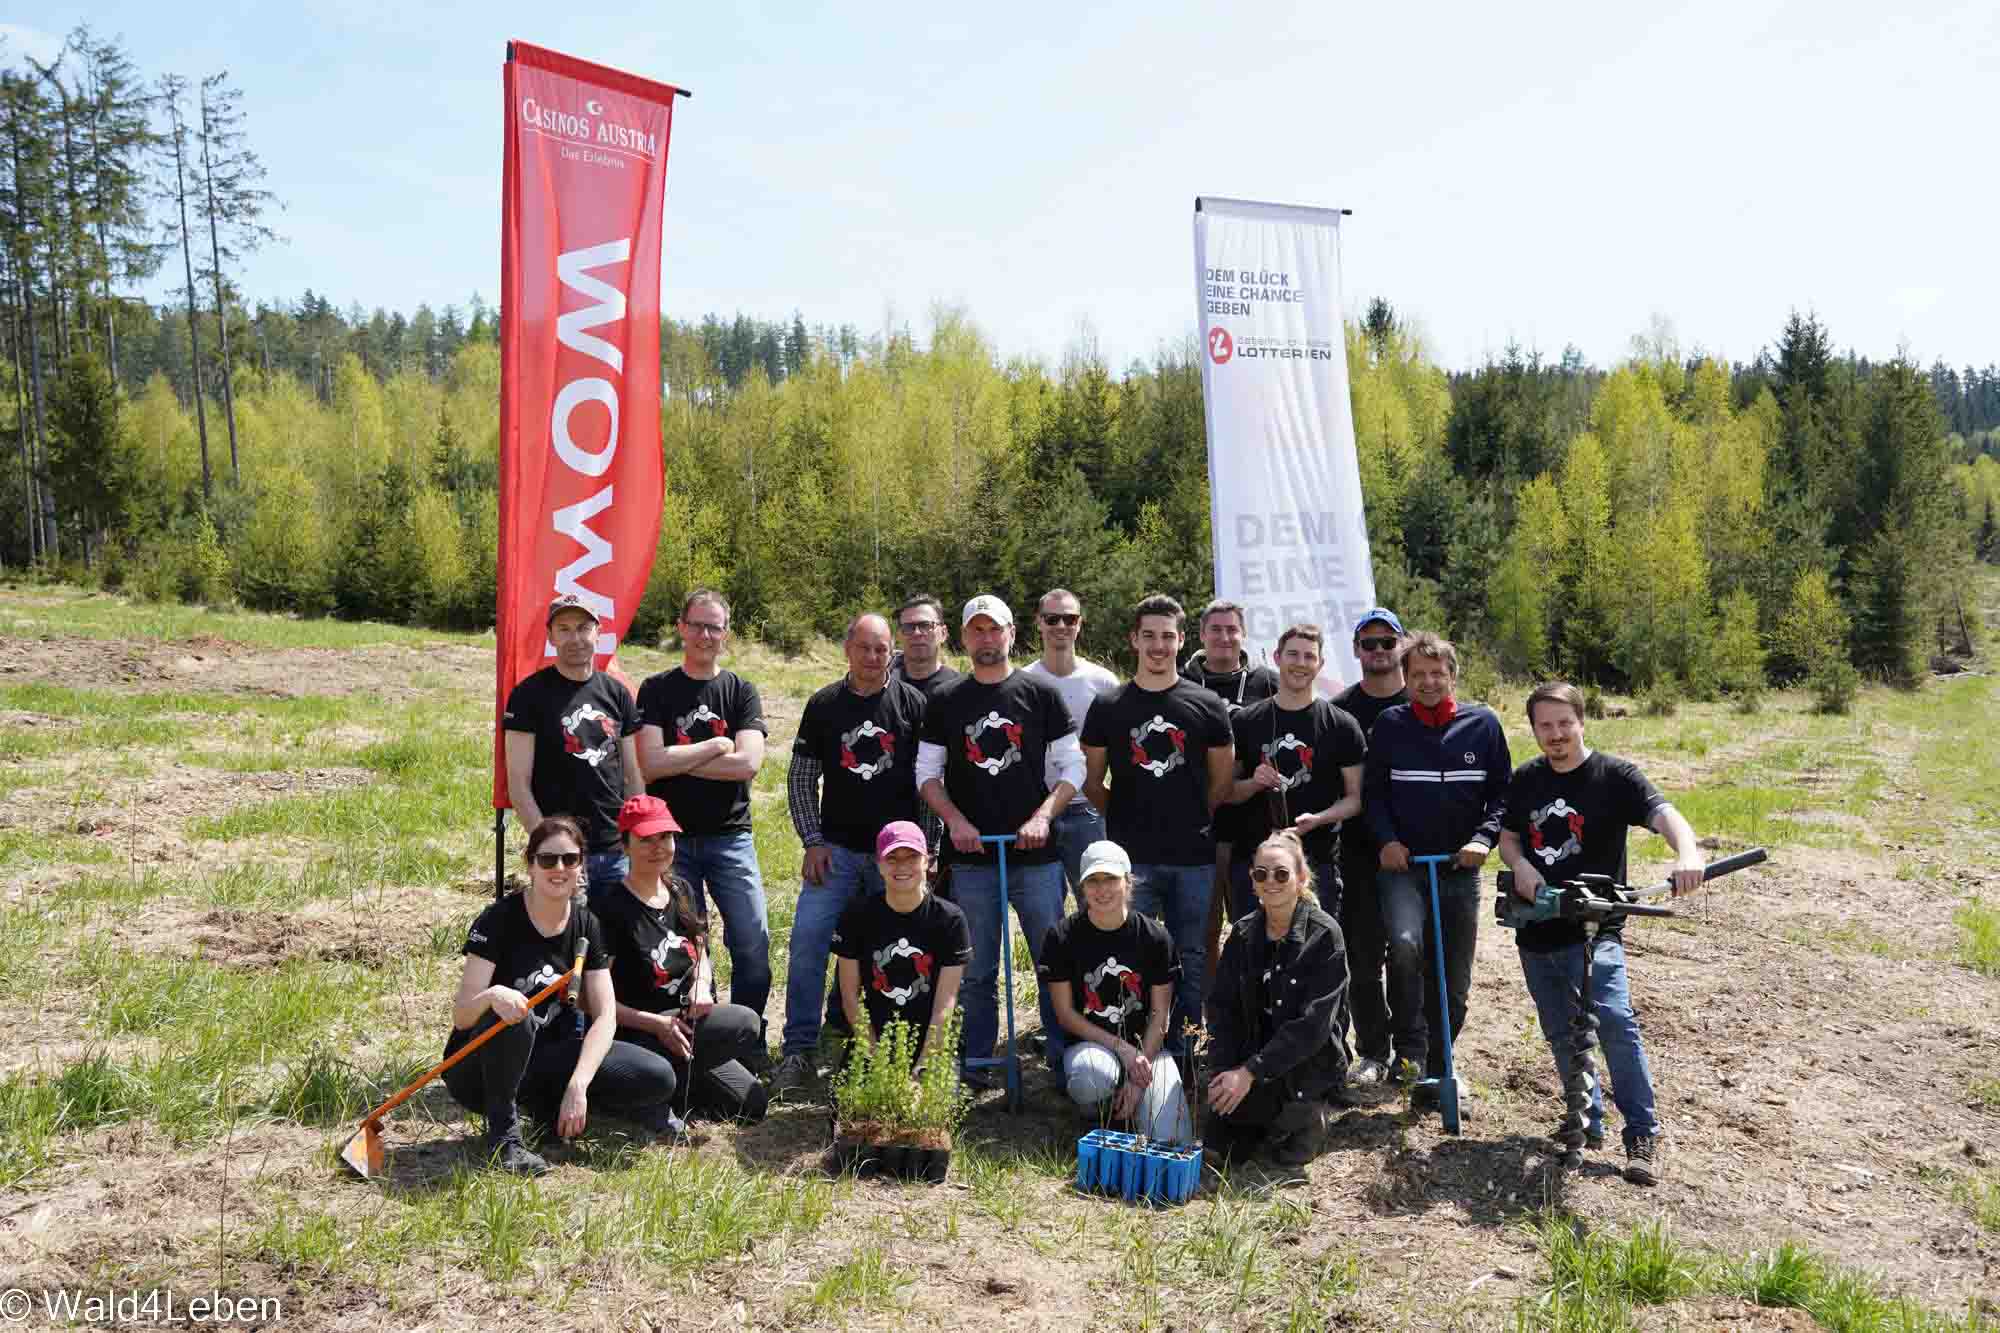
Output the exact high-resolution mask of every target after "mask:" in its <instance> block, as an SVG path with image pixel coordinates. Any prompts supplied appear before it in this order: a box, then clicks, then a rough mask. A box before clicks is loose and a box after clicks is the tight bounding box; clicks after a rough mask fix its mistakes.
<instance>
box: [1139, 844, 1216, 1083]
mask: <svg viewBox="0 0 2000 1333" xmlns="http://www.w3.org/2000/svg"><path fill="white" fill-rule="evenodd" d="M1132 879H1133V888H1132V908H1133V910H1134V911H1138V912H1144V913H1145V914H1146V915H1147V916H1150V917H1152V918H1153V919H1154V920H1156V921H1158V922H1159V923H1160V924H1161V925H1163V926H1165V927H1166V928H1167V934H1169V935H1171V936H1172V937H1173V941H1174V951H1175V952H1176V953H1178V954H1179V955H1180V959H1181V979H1180V981H1179V983H1178V984H1176V985H1175V987H1174V1016H1173V1019H1172V1020H1171V1021H1170V1022H1169V1023H1168V1024H1167V1044H1166V1049H1167V1050H1168V1051H1170V1052H1171V1053H1173V1054H1175V1055H1178V1054H1180V1053H1181V1051H1182V1049H1183V1047H1182V1043H1181V1029H1182V1028H1183V1027H1184V1026H1185V1025H1186V1024H1188V1023H1190V1022H1194V1023H1199V1022H1201V1001H1202V994H1201V988H1202V980H1203V978H1204V977H1206V976H1207V974H1208V947H1207V943H1208V904H1209V900H1210V899H1211V898H1212V897H1213V896H1214V894H1215V863H1214V862H1212V861H1211V862H1205V863H1203V864H1201V865H1196V866H1162V865H1135V866H1133V867H1132Z"/></svg>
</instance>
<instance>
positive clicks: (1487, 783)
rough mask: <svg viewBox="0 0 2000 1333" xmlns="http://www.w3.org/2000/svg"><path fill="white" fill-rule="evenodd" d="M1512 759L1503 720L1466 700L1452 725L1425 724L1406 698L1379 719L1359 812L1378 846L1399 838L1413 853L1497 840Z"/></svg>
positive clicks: (1434, 852)
mask: <svg viewBox="0 0 2000 1333" xmlns="http://www.w3.org/2000/svg"><path fill="white" fill-rule="evenodd" d="M1512 777H1513V760H1512V759H1511V758H1510V757H1509V755H1508V753H1507V737H1506V734H1505V733H1504V732H1503V731H1502V730H1501V728H1500V718H1499V716H1498V715H1497V714H1496V713H1494V711H1493V710H1492V709H1490V708H1487V707H1485V706H1483V705H1480V704H1465V705H1462V706H1461V707H1460V708H1459V710H1458V716H1456V717H1454V718H1453V719H1452V720H1451V722H1450V724H1449V725H1447V726H1445V727H1443V728H1438V727H1431V726H1426V725H1424V724H1423V723H1422V722H1419V721H1418V720H1417V715H1416V712H1415V710H1413V709H1412V708H1411V707H1410V705H1408V704H1398V705H1396V706H1395V707H1394V708H1391V709H1389V710H1388V711H1387V712H1385V713H1383V714H1382V716H1381V717H1378V718H1376V719H1375V729H1374V730H1373V731H1372V732H1370V733H1369V735H1368V762H1367V765H1366V766H1365V767H1364V769H1363V770H1362V779H1361V791H1362V798H1361V799H1362V813H1363V814H1364V815H1365V816H1366V817H1367V819H1368V827H1369V829H1370V831H1371V832H1373V833H1374V835H1375V842H1376V844H1377V845H1378V846H1386V845H1387V844H1389V843H1392V842H1400V843H1402V844H1403V845H1404V846H1405V847H1407V848H1409V849H1410V855H1412V856H1435V855H1439V854H1443V853H1449V852H1455V851H1457V850H1458V849H1459V848H1461V847H1463V846H1465V845H1466V844H1467V843H1469V842H1483V843H1485V844H1486V845H1487V846H1488V847H1493V846H1496V845H1498V843H1499V841H1500V816H1501V815H1502V814H1503V813H1504V812H1505V811H1506V808H1507V783H1508V782H1509V781H1510V780H1511V778H1512Z"/></svg>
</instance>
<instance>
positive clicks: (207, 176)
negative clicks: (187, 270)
mask: <svg viewBox="0 0 2000 1333" xmlns="http://www.w3.org/2000/svg"><path fill="white" fill-rule="evenodd" d="M208 138H209V125H208V84H207V83H206V82H203V84H202V86H201V179H202V186H203V188H204V189H205V190H206V191H207V194H208V253H209V258H210V259H211V260H212V261H213V263H214V267H213V268H212V269H211V270H210V273H209V276H210V277H211V278H213V279H214V281H215V328H216V337H217V338H218V339H220V340H221V347H222V415H223V418H224V419H225V420H227V421H228V423H229V479H230V480H231V481H233V482H235V483H237V484H238V485H241V484H242V482H243V474H242V472H241V471H240V470H239V469H238V467H237V464H236V396H235V391H234V390H233V388H232V387H231V385H230V378H231V376H230V374H229V312H228V311H227V310H226V309H224V307H223V304H222V241H221V239H220V237H219V236H218V235H217V231H216V224H215V166H214V164H213V163H212V162H210V161H209V158H208ZM190 299H192V298H190Z"/></svg>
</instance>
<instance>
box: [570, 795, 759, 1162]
mask: <svg viewBox="0 0 2000 1333" xmlns="http://www.w3.org/2000/svg"><path fill="white" fill-rule="evenodd" d="M680 831H681V826H680V823H679V822H678V821H677V820H675V818H674V816H673V812H672V811H670V810H668V809H667V803H666V802H665V801H662V800H661V799H660V798H659V797H657V796H634V797H632V798H631V799H630V800H628V801H626V802H625V806H624V808H623V809H621V810H620V811H619V812H618V833H619V836H620V837H621V838H622V839H623V840H624V845H625V856H626V859H627V861H628V862H629V864H630V866H631V869H630V870H628V871H627V872H626V875H625V878H624V880H623V881H622V882H620V883H617V884H612V885H608V886H606V887H605V888H602V889H598V888H593V889H592V890H591V894H590V906H591V911H592V913H593V914H594V915H595V916H596V917H597V919H598V920H599V922H601V923H602V925H603V927H604V942H605V947H606V948H607V950H608V951H609V952H610V955H611V985H612V989H613V990H614V991H615V992H616V994H617V1001H618V1036H619V1039H620V1040H621V1041H627V1042H630V1043H632V1044H633V1045H634V1046H638V1047H641V1048H643V1049H645V1050H647V1051H650V1052H652V1053H653V1054H655V1055H657V1056H659V1057H660V1058H662V1059H664V1060H665V1061H666V1062H667V1097H668V1101H669V1104H671V1103H672V1101H673V1100H674V1098H675V1097H676V1096H678V1098H679V1101H680V1107H681V1110H680V1114H679V1115H675V1114H673V1113H672V1112H671V1111H670V1112H669V1113H668V1115H667V1116H666V1117H665V1119H666V1120H667V1122H668V1123H667V1124H666V1129H667V1132H668V1133H670V1134H683V1133H685V1132H686V1125H685V1124H684V1122H683V1121H682V1118H681V1117H682V1116H686V1115H703V1116H713V1117H715V1118H717V1119H723V1120H735V1121H738V1122H740V1123H743V1124H755V1123H756V1122H757V1121H759V1120H762V1119H763V1118H764V1113H765V1110H766V1109H767V1107H768V1105H769V1098H768V1096H767V1094H766V1093H765V1091H764V1085H763V1084H762V1083H760V1082H758V1081H757V1076H756V1075H755V1074H753V1073H751V1072H750V1070H749V1068H748V1067H747V1062H748V1061H749V1060H750V1059H751V1058H753V1057H754V1056H755V1053H756V1052H757V1051H758V1050H759V1049H761V1047H762V1038H761V1036H760V1030H761V1027H762V1023H761V1022H760V1020H759V1019H758V1017H757V1015H756V1013H755V1012H754V1011H752V1010H750V1009H748V1008H746V1007H745V1006H743V1005H740V1004H717V1003H716V1002H715V978H714V975H713V974H712V973H711V971H710V969H709V963H708V918H707V917H706V916H705V915H698V914H697V913H696V910H695V905H694V893H693V891H692V890H691V889H690V888H689V887H688V885H687V883H686V882H685V881H683V880H679V879H675V878H674V877H673V868H674V835H675V834H677V833H679V832H680ZM704 995H705V996H707V997H708V998H707V999H701V998H698V997H700V996H704Z"/></svg>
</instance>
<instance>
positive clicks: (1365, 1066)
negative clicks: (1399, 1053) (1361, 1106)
mask: <svg viewBox="0 0 2000 1333" xmlns="http://www.w3.org/2000/svg"><path fill="white" fill-rule="evenodd" d="M1388 1081H1389V1066H1387V1065H1385V1064H1383V1063H1382V1062H1381V1061H1380V1060H1370V1059H1369V1058H1368V1057H1367V1056H1365V1055H1364V1056H1362V1057H1361V1058H1360V1059H1359V1060H1356V1061H1355V1062H1354V1068H1352V1069H1350V1070H1348V1071H1347V1085H1348V1086H1349V1087H1351V1088H1378V1087H1380V1086H1382V1085H1383V1084H1385V1083H1387V1082H1388Z"/></svg>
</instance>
